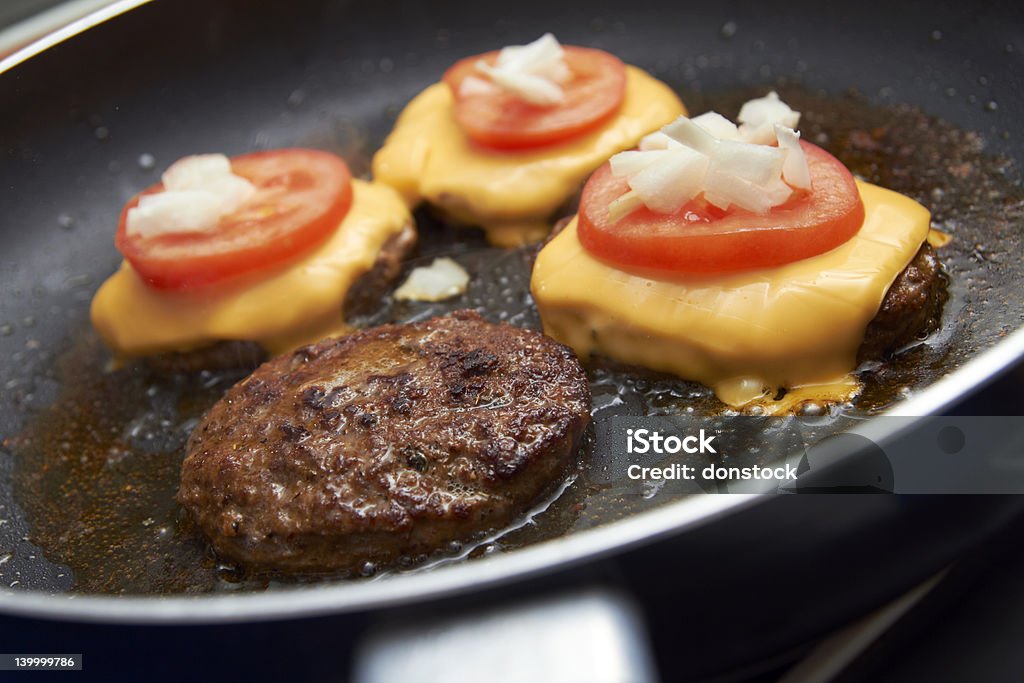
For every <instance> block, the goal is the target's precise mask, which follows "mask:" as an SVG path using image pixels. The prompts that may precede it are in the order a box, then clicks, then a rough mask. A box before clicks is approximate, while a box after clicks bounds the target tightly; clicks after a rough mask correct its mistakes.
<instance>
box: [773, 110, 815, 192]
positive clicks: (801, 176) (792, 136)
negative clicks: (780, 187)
mask: <svg viewBox="0 0 1024 683" xmlns="http://www.w3.org/2000/svg"><path fill="white" fill-rule="evenodd" d="M775 137H776V139H777V140H778V141H779V149H781V150H784V151H785V154H786V160H785V162H784V163H783V164H782V179H783V180H785V181H786V182H787V183H788V184H790V185H792V186H793V187H796V188H799V189H801V190H809V189H811V171H810V169H808V168H807V156H806V155H805V154H804V149H803V147H801V146H800V133H797V132H796V131H794V130H793V129H792V128H786V127H785V126H781V125H779V124H775Z"/></svg>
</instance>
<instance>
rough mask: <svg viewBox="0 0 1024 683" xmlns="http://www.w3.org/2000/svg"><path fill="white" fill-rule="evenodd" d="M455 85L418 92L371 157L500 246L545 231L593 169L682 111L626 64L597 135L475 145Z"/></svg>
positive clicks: (402, 188)
mask: <svg viewBox="0 0 1024 683" xmlns="http://www.w3.org/2000/svg"><path fill="white" fill-rule="evenodd" d="M452 104H453V101H452V94H451V89H450V88H449V87H448V86H447V85H445V84H444V83H436V84H434V85H432V86H430V87H428V88H427V89H426V90H424V91H423V92H422V93H420V94H419V95H417V96H416V97H415V98H414V99H413V100H412V102H410V103H409V105H408V106H407V107H406V108H405V110H404V111H403V112H402V114H401V116H399V118H398V121H397V123H396V124H395V129H394V130H393V131H392V132H391V134H390V135H389V136H388V138H387V140H386V141H385V142H384V146H383V147H382V148H381V149H380V151H378V152H377V154H376V155H374V157H373V177H374V178H375V179H376V180H378V181H380V182H384V183H387V184H388V185H391V186H392V187H394V188H396V189H397V190H398V191H399V192H401V193H402V196H404V197H405V199H406V201H407V202H408V203H409V205H410V206H414V205H416V204H418V203H420V202H421V201H427V202H429V203H430V204H433V205H434V206H436V207H438V208H440V209H441V210H442V212H444V213H446V214H448V216H449V217H451V218H453V219H454V220H456V221H458V222H462V223H466V224H469V225H479V226H481V227H483V228H484V229H485V230H486V231H487V236H488V239H490V241H491V242H492V243H493V244H497V245H498V246H517V245H520V244H525V243H529V242H533V241H537V240H539V239H541V238H543V237H544V236H545V235H547V233H548V230H549V229H550V227H551V221H550V219H551V217H552V215H553V214H554V213H555V211H556V210H558V208H559V207H561V206H562V205H563V204H565V203H566V201H567V200H568V199H569V198H570V197H572V196H573V194H575V193H576V191H577V190H579V188H580V186H581V185H582V184H583V181H584V180H585V179H586V177H587V176H588V175H590V172H591V171H593V170H594V169H595V168H597V167H598V166H600V165H601V164H602V163H604V162H605V161H606V160H607V159H608V157H610V156H611V155H612V154H615V153H616V152H620V151H622V150H625V149H629V148H631V147H634V146H635V145H636V144H637V143H638V142H639V141H640V138H642V137H643V136H644V135H646V134H647V133H650V132H651V131H653V130H657V129H658V128H660V127H661V126H663V125H665V124H666V123H669V122H670V121H673V120H674V119H675V118H676V117H678V116H680V115H682V114H685V113H686V110H685V108H684V107H683V104H682V102H680V101H679V98H678V97H677V96H676V94H675V93H674V92H672V90H671V89H669V87H668V86H666V85H665V84H664V83H662V82H661V81H658V80H656V79H654V78H652V77H651V76H649V75H647V74H646V73H645V72H644V71H642V70H640V69H638V68H636V67H633V66H627V67H626V93H625V99H624V101H623V103H622V108H621V109H620V110H619V113H618V114H617V115H616V116H615V117H614V118H613V119H611V120H610V121H609V122H608V123H606V124H605V125H603V126H601V127H600V128H598V129H597V130H595V131H594V132H592V133H588V134H586V135H583V136H581V137H577V138H573V139H572V140H570V141H568V142H565V143H563V144H560V145H554V146H550V147H544V148H543V149H538V150H528V151H522V152H498V151H489V150H486V149H484V148H481V147H478V146H475V145H473V144H472V143H471V142H470V140H469V139H468V138H467V137H466V136H465V135H464V134H463V132H462V130H461V129H460V128H459V126H458V124H457V123H456V121H455V118H454V116H453V115H452Z"/></svg>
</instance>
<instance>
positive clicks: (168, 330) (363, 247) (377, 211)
mask: <svg viewBox="0 0 1024 683" xmlns="http://www.w3.org/2000/svg"><path fill="white" fill-rule="evenodd" d="M352 190H353V198H352V207H351V208H350V209H349V211H348V213H347V214H346V215H345V218H344V219H343V220H342V222H341V225H340V226H339V227H338V229H337V230H336V231H335V232H334V234H333V235H332V236H331V237H330V238H329V239H328V240H327V241H326V242H325V243H324V244H322V245H321V246H320V247H318V248H317V249H316V250H315V251H313V252H311V253H310V254H308V255H306V256H305V257H303V258H302V259H301V260H299V261H297V262H295V263H293V264H291V265H290V266H288V267H286V268H284V269H282V270H279V271H276V272H275V273H273V274H271V275H269V276H268V277H265V278H262V279H260V280H257V281H251V282H248V283H243V284H239V285H236V286H234V287H232V288H230V289H226V290H217V291H209V292H207V291H200V292H173V291H161V290H157V289H153V288H151V287H149V286H147V285H146V284H145V282H143V280H142V279H141V278H140V277H139V276H138V274H137V273H136V272H135V271H134V270H133V269H132V267H131V265H129V264H128V263H127V262H124V263H122V264H121V268H120V269H119V270H118V271H117V272H116V273H114V275H112V276H111V277H110V278H109V279H108V280H107V281H106V282H104V283H103V285H102V286H101V287H100V289H99V291H97V292H96V296H95V297H94V298H93V301H92V309H91V311H90V313H91V317H92V323H93V325H94V326H95V327H96V329H97V331H99V333H100V336H101V337H102V338H103V341H104V342H106V344H107V346H109V347H110V348H111V350H112V351H114V352H115V353H116V354H118V355H119V356H135V355H149V354H155V353H161V352H164V351H188V350H190V349H194V348H197V347H201V346H205V345H208V344H210V343H213V342H216V341H221V340H251V341H256V342H259V343H260V344H261V345H262V346H263V347H264V348H266V349H267V350H268V351H269V352H271V353H274V354H276V353H281V352H284V351H286V350H289V349H293V348H295V347H297V346H300V345H302V344H305V343H309V342H313V341H318V340H320V339H322V338H324V337H327V336H330V335H331V334H337V333H339V332H343V331H344V330H345V326H344V322H343V315H342V303H343V302H344V300H345V295H346V294H347V292H348V290H349V287H351V286H352V283H353V282H355V281H356V279H357V278H359V276H360V275H362V274H363V273H365V272H366V271H368V270H370V269H371V268H372V267H373V264H374V261H376V259H377V255H378V253H379V252H380V250H381V247H383V246H384V243H385V242H387V240H388V239H389V238H390V237H392V236H393V235H396V234H398V233H400V232H401V231H402V230H404V229H406V228H407V227H408V226H411V225H412V217H411V216H410V215H409V210H408V208H407V207H406V205H405V202H404V201H403V200H402V198H401V197H400V196H399V195H398V193H396V192H395V191H394V190H392V189H391V188H390V187H387V186H385V185H379V184H374V183H367V182H364V181H361V180H353V181H352Z"/></svg>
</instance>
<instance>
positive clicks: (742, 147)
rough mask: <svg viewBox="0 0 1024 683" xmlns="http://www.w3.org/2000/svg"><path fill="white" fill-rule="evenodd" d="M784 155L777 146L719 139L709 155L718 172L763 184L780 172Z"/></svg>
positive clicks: (713, 166) (776, 176)
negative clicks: (711, 154)
mask: <svg viewBox="0 0 1024 683" xmlns="http://www.w3.org/2000/svg"><path fill="white" fill-rule="evenodd" d="M784 158H785V155H784V154H783V152H782V150H780V149H779V148H778V147H767V146H765V145H751V144H747V143H744V142H736V141H734V140H721V141H719V142H718V145H717V147H716V149H715V152H714V155H713V156H712V157H711V167H712V168H713V169H715V170H716V171H718V172H719V173H724V174H725V175H733V176H736V177H737V178H743V179H744V180H747V181H749V182H751V183H753V184H754V185H764V184H765V183H767V182H768V181H770V180H771V179H772V178H778V177H779V176H780V175H781V174H782V164H783V162H784Z"/></svg>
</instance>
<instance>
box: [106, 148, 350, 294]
mask: <svg viewBox="0 0 1024 683" xmlns="http://www.w3.org/2000/svg"><path fill="white" fill-rule="evenodd" d="M231 170H232V172H233V173H235V174H236V175H240V176H242V177H244V178H246V179H248V180H249V181H250V182H252V183H253V184H254V185H255V186H256V188H257V192H256V195H255V196H254V197H253V198H252V199H250V200H249V201H247V202H246V204H245V205H243V206H242V207H241V208H240V209H239V210H237V211H236V212H234V213H232V214H229V215H227V216H224V217H223V218H222V219H221V221H220V224H219V225H218V226H217V227H216V228H215V229H214V230H212V231H210V232H206V233H178V234H175V233H169V234H163V235H157V236H152V237H143V236H139V235H128V234H127V219H128V211H129V210H131V209H132V208H133V207H135V206H136V205H137V204H138V203H139V199H140V198H141V197H142V196H143V195H146V194H152V193H156V192H163V190H164V188H163V184H162V183H157V184H156V185H153V186H152V187H149V188H147V189H145V190H143V191H142V192H140V193H139V194H138V195H136V196H135V197H133V198H132V199H131V200H129V201H128V203H127V204H125V206H124V208H123V209H122V210H121V217H120V221H119V225H118V229H117V235H116V237H115V238H114V244H115V246H116V247H117V249H118V251H120V252H121V254H122V255H123V256H124V257H125V259H126V260H127V261H128V262H129V263H130V264H131V266H132V268H133V269H134V270H135V271H136V272H137V273H138V274H139V276H140V277H141V278H142V279H143V280H144V281H145V282H146V284H148V285H150V286H151V287H154V288H156V289H165V290H186V289H195V288H201V287H207V286H211V285H218V284H221V283H224V282H225V281H227V280H233V279H234V278H237V277H239V276H243V275H249V274H253V273H257V272H259V271H263V270H268V269H272V268H275V267H277V266H280V265H284V264H286V263H288V262H290V261H292V260H294V259H296V258H298V257H300V256H302V255H303V254H305V253H307V252H309V251H310V250H312V249H313V248H314V247H316V246H318V245H319V244H321V243H322V242H324V241H325V240H326V239H327V238H328V237H330V235H331V234H332V233H333V232H334V231H335V230H336V229H337V227H338V226H339V225H340V223H341V221H342V219H343V218H344V217H345V215H346V214H347V213H348V210H349V208H350V206H351V205H352V174H351V172H350V171H349V169H348V165H347V164H346V163H345V162H344V161H343V160H342V159H341V158H340V157H338V156H335V155H334V154H330V153H327V152H321V151H318V150H309V149H279V150H269V151H265V152H253V153H251V154H243V155H241V156H237V157H232V159H231Z"/></svg>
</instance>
